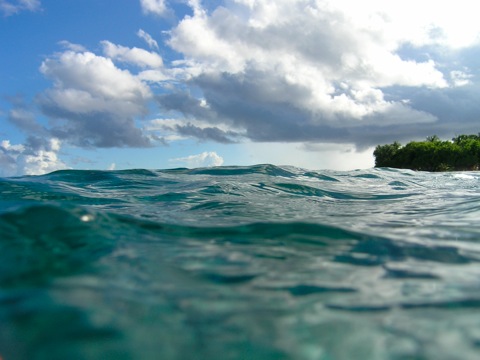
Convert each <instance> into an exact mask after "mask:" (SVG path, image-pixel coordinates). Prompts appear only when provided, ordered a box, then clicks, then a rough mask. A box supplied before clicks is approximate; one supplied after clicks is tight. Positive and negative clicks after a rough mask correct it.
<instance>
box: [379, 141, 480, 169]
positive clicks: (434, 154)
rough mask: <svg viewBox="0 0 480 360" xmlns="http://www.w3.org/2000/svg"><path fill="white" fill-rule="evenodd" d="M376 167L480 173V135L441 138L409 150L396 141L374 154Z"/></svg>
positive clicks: (410, 146) (411, 144)
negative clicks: (479, 171)
mask: <svg viewBox="0 0 480 360" xmlns="http://www.w3.org/2000/svg"><path fill="white" fill-rule="evenodd" d="M373 155H374V156H375V167H392V168H400V169H412V170H421V171H465V170H479V169H480V133H479V134H478V135H459V136H456V137H454V138H453V139H452V140H447V141H442V140H440V139H439V138H438V136H436V135H433V136H429V137H427V139H426V140H425V141H411V142H409V143H408V144H406V145H405V146H402V145H401V144H400V143H399V142H397V141H395V142H394V143H392V144H386V145H378V146H377V147H376V148H375V151H374V152H373Z"/></svg>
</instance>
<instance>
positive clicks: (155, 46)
mask: <svg viewBox="0 0 480 360" xmlns="http://www.w3.org/2000/svg"><path fill="white" fill-rule="evenodd" d="M137 36H138V37H139V38H141V39H143V40H145V42H146V43H147V44H148V46H149V47H150V49H155V50H158V49H159V47H158V43H157V42H156V41H155V39H154V38H152V36H151V35H150V34H149V33H147V32H145V31H144V30H142V29H139V30H138V31H137Z"/></svg>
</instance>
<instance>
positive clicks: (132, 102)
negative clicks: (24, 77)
mask: <svg viewBox="0 0 480 360" xmlns="http://www.w3.org/2000/svg"><path fill="white" fill-rule="evenodd" d="M40 71H41V72H42V73H43V74H44V75H45V76H46V77H47V78H49V79H51V80H52V81H53V84H54V86H53V88H50V89H47V90H46V91H44V92H43V93H42V94H40V95H39V96H38V99H37V101H38V103H39V105H40V107H41V110H42V111H43V113H44V114H45V115H47V116H49V117H50V118H52V119H56V121H55V122H54V123H53V126H52V127H51V128H50V132H51V134H52V136H55V137H57V138H59V139H61V140H62V141H67V142H70V143H72V144H75V145H79V146H82V147H91V146H94V147H123V146H133V147H143V146H149V145H150V140H149V139H148V138H147V137H146V136H145V135H144V134H143V132H142V131H141V129H140V128H138V127H136V124H135V118H136V117H138V116H142V115H144V114H146V113H147V103H148V101H149V99H150V98H151V97H152V94H151V91H150V88H149V87H148V86H147V85H145V84H144V83H143V82H142V81H141V80H140V79H138V78H137V77H136V76H134V75H132V74H131V73H130V72H129V71H127V70H122V69H119V68H117V67H116V66H115V64H114V63H113V62H112V60H111V59H108V58H105V57H102V56H98V55H95V54H93V53H91V52H74V51H71V50H67V51H65V52H63V53H60V54H57V55H55V56H53V57H50V58H48V59H46V60H45V61H44V62H43V63H42V65H41V67H40Z"/></svg>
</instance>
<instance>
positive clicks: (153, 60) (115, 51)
mask: <svg viewBox="0 0 480 360" xmlns="http://www.w3.org/2000/svg"><path fill="white" fill-rule="evenodd" d="M102 46H103V52H104V54H105V56H107V57H109V58H111V59H113V60H118V61H122V62H126V63H129V64H133V65H137V66H140V67H149V68H160V67H162V66H163V60H162V57H161V56H160V55H158V54H157V53H155V52H150V51H147V50H144V49H139V48H135V47H134V48H128V47H125V46H120V45H115V44H113V43H111V42H110V41H102Z"/></svg>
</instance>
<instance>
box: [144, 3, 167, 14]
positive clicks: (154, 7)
mask: <svg viewBox="0 0 480 360" xmlns="http://www.w3.org/2000/svg"><path fill="white" fill-rule="evenodd" d="M140 5H141V6H142V10H143V12H144V13H145V14H154V15H160V16H161V15H164V14H165V13H166V11H167V6H166V4H165V0H140Z"/></svg>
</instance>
